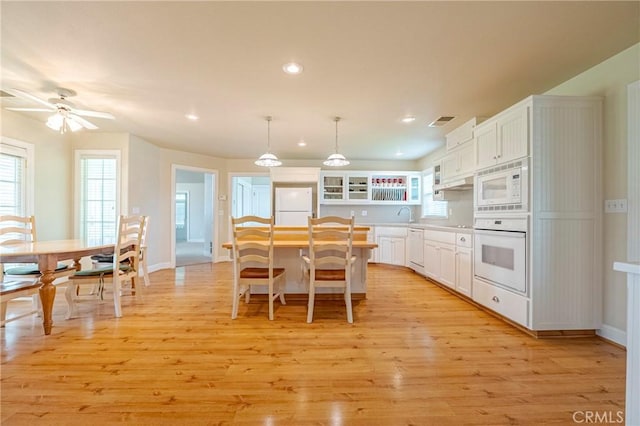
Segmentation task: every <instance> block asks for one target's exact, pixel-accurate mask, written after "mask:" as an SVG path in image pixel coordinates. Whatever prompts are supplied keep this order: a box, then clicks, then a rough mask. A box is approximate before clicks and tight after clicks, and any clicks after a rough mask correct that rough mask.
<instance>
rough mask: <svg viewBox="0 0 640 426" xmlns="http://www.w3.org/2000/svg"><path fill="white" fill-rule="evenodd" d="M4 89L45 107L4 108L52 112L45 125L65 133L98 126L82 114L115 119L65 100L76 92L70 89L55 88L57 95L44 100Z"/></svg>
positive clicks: (15, 90) (105, 113) (18, 91)
mask: <svg viewBox="0 0 640 426" xmlns="http://www.w3.org/2000/svg"><path fill="white" fill-rule="evenodd" d="M4 91H5V92H7V93H9V94H10V95H13V96H15V97H18V98H23V99H28V100H31V101H34V102H36V103H38V104H40V105H42V106H43V107H45V108H6V109H8V110H11V111H43V112H53V113H54V114H53V115H52V116H50V117H49V118H48V119H47V126H48V127H50V128H52V129H54V130H58V131H60V133H65V132H66V131H67V130H71V131H72V132H75V131H77V130H80V129H82V128H85V129H90V130H94V129H97V128H98V126H96V125H95V124H93V123H92V122H90V121H89V120H86V119H85V118H82V116H84V117H95V118H107V119H109V120H113V119H115V117H114V116H113V115H111V114H109V113H108V112H100V111H89V110H83V109H78V108H76V107H75V105H74V104H73V103H71V102H69V101H68V100H67V98H68V97H71V96H75V95H76V92H75V91H73V90H70V89H65V88H62V87H59V88H57V89H56V92H57V93H58V97H57V98H50V99H48V100H46V101H45V100H43V99H40V98H38V97H37V96H34V95H32V94H30V93H27V92H25V91H23V90H20V89H4Z"/></svg>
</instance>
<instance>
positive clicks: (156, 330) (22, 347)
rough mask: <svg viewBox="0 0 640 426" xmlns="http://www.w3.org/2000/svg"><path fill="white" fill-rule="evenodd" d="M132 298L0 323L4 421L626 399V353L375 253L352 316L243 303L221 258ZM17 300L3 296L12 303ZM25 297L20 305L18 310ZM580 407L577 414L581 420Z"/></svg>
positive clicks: (335, 413)
mask: <svg viewBox="0 0 640 426" xmlns="http://www.w3.org/2000/svg"><path fill="white" fill-rule="evenodd" d="M151 280H152V285H151V287H148V288H147V289H146V292H145V296H144V299H143V300H140V299H136V298H135V297H131V296H125V297H123V302H122V304H123V312H124V317H122V318H119V319H115V318H114V317H113V305H112V302H111V301H104V302H98V303H97V304H96V303H93V302H84V303H82V304H81V306H80V317H79V318H76V319H72V320H65V319H64V314H65V311H66V304H65V302H64V297H63V296H64V294H63V292H64V289H63V288H59V289H58V295H57V297H56V304H55V307H54V325H53V330H52V334H51V335H50V336H44V335H43V332H42V326H41V319H40V318H37V317H35V316H33V315H31V316H27V317H23V318H20V319H17V320H15V321H13V322H10V323H8V324H7V326H6V328H4V329H2V331H1V332H0V337H1V340H2V346H1V348H2V356H1V363H2V365H1V367H2V370H1V373H0V374H1V391H2V394H1V400H2V405H1V411H2V413H1V418H0V420H1V423H2V425H84V426H86V425H91V424H92V425H109V424H123V423H124V424H132V425H182V424H189V425H217V424H240V425H306V424H315V425H410V424H411V425H465V424H469V425H494V424H495V425H506V424H532V425H534V424H535V425H539V424H573V423H574V417H573V416H574V413H577V414H576V416H577V417H575V419H577V420H584V418H585V417H584V414H581V412H587V411H589V412H599V413H603V412H606V413H610V414H609V415H611V416H614V417H613V418H614V419H615V418H616V417H615V416H616V415H617V413H618V412H624V391H625V356H626V354H625V351H624V350H623V349H620V348H618V347H615V346H613V345H610V344H608V343H606V342H604V341H602V340H599V339H598V338H595V337H586V338H575V339H538V340H537V339H535V338H533V337H530V336H528V335H526V334H524V333H522V332H521V331H518V330H516V329H515V328H513V327H511V326H509V325H507V324H505V323H503V322H502V321H500V320H499V319H496V318H494V317H492V316H491V315H488V314H487V313H485V312H482V311H480V310H478V309H477V308H475V307H474V306H472V305H470V304H468V303H466V302H464V301H462V300H460V299H458V298H457V297H455V296H453V295H451V294H449V293H448V292H446V291H444V290H443V289H441V288H439V287H438V286H436V285H434V284H432V283H430V282H429V281H427V280H425V279H424V278H422V277H420V276H418V275H416V274H414V273H413V272H411V271H409V270H407V269H404V268H399V267H391V266H386V265H372V266H371V267H370V272H369V283H368V298H367V299H366V300H360V301H357V302H355V303H354V321H355V323H354V324H353V325H349V324H348V323H347V322H346V313H345V309H344V305H342V304H341V303H340V302H339V301H318V302H316V310H315V315H314V322H313V324H307V323H306V322H305V320H306V304H305V302H304V301H302V300H297V301H296V300H293V298H292V300H291V301H290V302H289V303H288V304H287V305H286V306H281V305H280V304H279V303H276V306H277V307H276V312H275V320H274V321H269V320H268V319H267V310H268V308H267V304H266V301H261V300H257V299H256V300H253V299H252V302H251V303H250V304H248V305H246V304H244V303H241V305H240V312H239V316H238V319H236V320H233V321H232V320H231V317H230V312H231V294H230V288H231V268H230V264H229V263H221V264H215V265H211V264H204V265H195V266H189V267H185V268H178V269H176V270H164V271H159V272H156V273H153V274H151ZM20 305H21V303H18V304H17V305H10V307H9V310H10V312H12V311H14V312H15V310H16V309H17V310H20V308H21V306H20ZM30 308H31V305H30V302H28V301H27V302H24V309H30ZM581 416H582V417H581Z"/></svg>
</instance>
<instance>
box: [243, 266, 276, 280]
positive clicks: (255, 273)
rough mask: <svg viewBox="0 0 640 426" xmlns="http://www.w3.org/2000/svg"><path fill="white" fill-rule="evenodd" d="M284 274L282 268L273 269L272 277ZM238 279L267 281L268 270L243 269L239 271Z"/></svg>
mask: <svg viewBox="0 0 640 426" xmlns="http://www.w3.org/2000/svg"><path fill="white" fill-rule="evenodd" d="M281 274H284V268H273V276H274V277H277V276H278V275H281ZM240 278H249V279H268V278H269V268H244V269H243V270H242V271H240Z"/></svg>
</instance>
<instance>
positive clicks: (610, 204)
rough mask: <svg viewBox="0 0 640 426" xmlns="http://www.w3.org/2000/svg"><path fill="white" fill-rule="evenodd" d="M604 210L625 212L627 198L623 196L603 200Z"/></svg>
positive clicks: (606, 211) (607, 211)
mask: <svg viewBox="0 0 640 426" xmlns="http://www.w3.org/2000/svg"><path fill="white" fill-rule="evenodd" d="M604 212H605V213H626V212H627V200H626V199H625V198H622V199H617V200H605V201H604Z"/></svg>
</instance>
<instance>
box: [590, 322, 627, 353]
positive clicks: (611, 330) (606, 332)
mask: <svg viewBox="0 0 640 426" xmlns="http://www.w3.org/2000/svg"><path fill="white" fill-rule="evenodd" d="M596 334H597V335H598V336H601V337H604V338H605V339H607V340H611V341H612V342H615V343H617V344H619V345H621V346H624V347H625V348H626V347H627V333H626V332H625V331H624V330H620V329H619V328H615V327H612V326H610V325H607V324H602V328H600V330H596Z"/></svg>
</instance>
